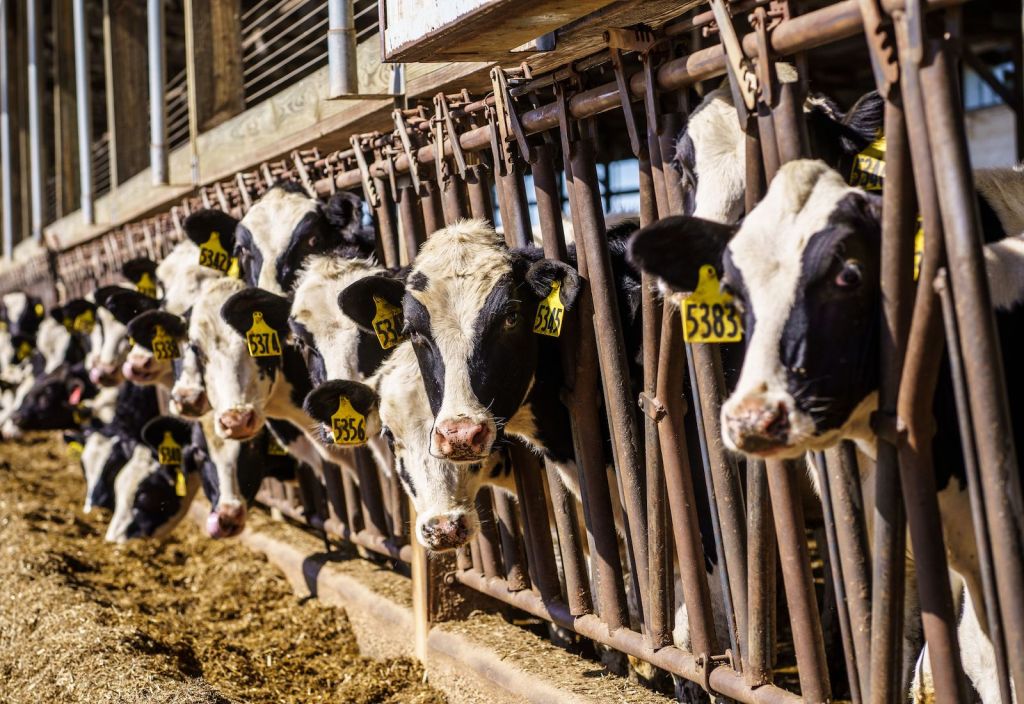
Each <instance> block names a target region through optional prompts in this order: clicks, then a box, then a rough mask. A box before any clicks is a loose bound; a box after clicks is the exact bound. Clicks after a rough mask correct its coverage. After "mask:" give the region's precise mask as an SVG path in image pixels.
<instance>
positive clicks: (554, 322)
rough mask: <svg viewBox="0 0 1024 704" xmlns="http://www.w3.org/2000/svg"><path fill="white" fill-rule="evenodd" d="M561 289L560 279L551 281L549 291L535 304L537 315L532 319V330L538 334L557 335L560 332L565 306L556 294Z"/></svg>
mask: <svg viewBox="0 0 1024 704" xmlns="http://www.w3.org/2000/svg"><path fill="white" fill-rule="evenodd" d="M561 290H562V282H561V281H552V282H551V293H549V294H548V295H547V297H546V298H545V299H544V300H543V301H541V302H540V303H539V304H537V316H536V317H535V318H534V319H533V331H534V332H535V333H537V334H538V335H547V336H548V337H558V336H559V335H561V334H562V318H563V316H564V315H565V306H564V305H563V304H562V298H561V297H560V296H559V295H558V294H559V292H560V291H561Z"/></svg>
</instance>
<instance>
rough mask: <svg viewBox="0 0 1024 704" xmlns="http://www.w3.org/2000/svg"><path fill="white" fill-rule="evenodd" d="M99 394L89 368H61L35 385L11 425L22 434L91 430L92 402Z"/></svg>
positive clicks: (15, 414) (78, 366) (75, 366)
mask: <svg viewBox="0 0 1024 704" xmlns="http://www.w3.org/2000/svg"><path fill="white" fill-rule="evenodd" d="M96 393H97V389H96V387H95V386H94V385H93V384H92V382H91V381H90V380H89V375H88V373H87V372H86V370H85V365H83V364H76V365H73V366H61V367H58V368H57V369H56V370H54V371H53V372H51V373H50V374H47V375H46V376H44V377H43V378H42V379H39V380H37V381H36V382H35V383H34V384H33V385H32V388H31V389H29V392H28V393H27V394H26V395H25V397H24V398H23V399H22V400H21V403H20V404H19V405H18V407H17V408H16V409H15V410H14V413H13V414H12V415H11V418H10V422H11V423H12V424H13V425H14V427H16V428H17V429H18V431H21V432H27V431H36V430H72V429H77V428H83V427H88V424H89V423H90V422H91V421H92V412H91V409H90V408H89V400H90V399H92V398H93V397H95V396H96Z"/></svg>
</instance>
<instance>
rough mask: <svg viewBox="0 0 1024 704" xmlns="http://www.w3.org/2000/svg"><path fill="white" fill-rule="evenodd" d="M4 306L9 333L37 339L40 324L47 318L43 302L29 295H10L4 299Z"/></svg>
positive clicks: (6, 295)
mask: <svg viewBox="0 0 1024 704" xmlns="http://www.w3.org/2000/svg"><path fill="white" fill-rule="evenodd" d="M3 304H4V311H5V318H6V320H5V322H6V323H7V330H8V332H10V334H11V335H23V336H25V337H28V338H32V337H35V334H36V331H37V330H38V329H39V324H40V323H41V322H42V321H43V318H45V317H46V316H45V311H44V310H43V303H42V301H40V300H39V299H38V298H36V297H35V296H30V295H28V294H27V293H8V294H5V295H4V297H3Z"/></svg>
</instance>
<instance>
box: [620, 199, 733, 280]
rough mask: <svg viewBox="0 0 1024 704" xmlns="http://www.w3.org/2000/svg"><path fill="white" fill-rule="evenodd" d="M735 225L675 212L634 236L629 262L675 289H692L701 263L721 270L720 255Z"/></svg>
mask: <svg viewBox="0 0 1024 704" xmlns="http://www.w3.org/2000/svg"><path fill="white" fill-rule="evenodd" d="M737 229H739V227H738V226H737V225H723V224H722V223H718V222H712V221H710V220H703V219H701V218H694V217H689V216H687V215H674V216H672V217H667V218H662V219H661V220H658V221H657V222H655V223H653V224H651V225H648V226H647V227H645V228H643V229H642V230H640V232H638V233H636V234H635V235H633V238H632V239H631V240H630V241H629V261H630V263H631V264H633V266H634V267H636V268H637V269H643V270H644V271H646V272H647V273H649V274H654V275H655V276H657V277H658V278H660V279H663V280H664V281H665V282H666V283H668V284H669V285H670V286H672V287H673V288H675V289H678V290H680V291H693V290H694V289H695V288H697V279H698V276H699V274H700V268H701V266H703V265H705V264H713V265H714V266H715V268H716V269H718V270H719V271H721V269H722V254H723V253H724V252H725V247H726V245H728V244H729V240H730V239H732V236H733V235H734V234H735V233H736V230H737Z"/></svg>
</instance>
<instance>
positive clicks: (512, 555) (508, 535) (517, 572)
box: [493, 491, 530, 591]
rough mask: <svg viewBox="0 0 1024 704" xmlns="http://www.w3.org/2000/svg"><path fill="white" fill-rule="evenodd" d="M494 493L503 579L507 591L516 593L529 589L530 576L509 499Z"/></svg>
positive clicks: (517, 524) (501, 494)
mask: <svg viewBox="0 0 1024 704" xmlns="http://www.w3.org/2000/svg"><path fill="white" fill-rule="evenodd" d="M493 493H494V511H495V514H496V515H497V517H498V535H499V537H500V538H501V556H502V559H503V561H504V564H505V579H506V581H507V582H508V584H509V589H511V590H513V591H518V590H521V589H529V588H530V576H529V573H528V572H527V569H526V554H525V546H524V545H523V539H522V531H520V530H519V519H518V518H517V516H516V512H515V510H514V509H513V508H512V503H511V501H512V500H511V499H510V498H509V496H508V494H506V493H505V492H503V491H495V492H493Z"/></svg>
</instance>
